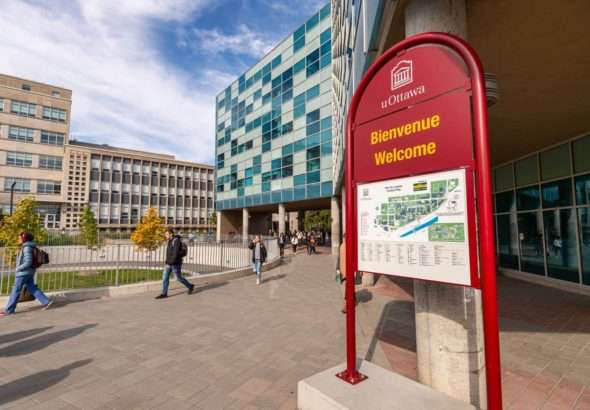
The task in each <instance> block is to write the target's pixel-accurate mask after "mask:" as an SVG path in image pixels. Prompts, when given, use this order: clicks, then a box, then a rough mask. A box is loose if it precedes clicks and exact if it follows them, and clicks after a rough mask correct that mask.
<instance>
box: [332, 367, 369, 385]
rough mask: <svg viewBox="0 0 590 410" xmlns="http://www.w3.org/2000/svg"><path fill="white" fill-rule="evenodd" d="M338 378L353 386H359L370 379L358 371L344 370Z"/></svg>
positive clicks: (338, 374)
mask: <svg viewBox="0 0 590 410" xmlns="http://www.w3.org/2000/svg"><path fill="white" fill-rule="evenodd" d="M336 377H338V378H339V379H342V380H344V381H345V382H346V383H350V384H352V385H355V384H358V383H360V382H362V381H364V380H367V379H368V378H369V377H368V376H365V375H364V374H362V373H359V372H358V371H357V370H353V371H351V372H349V371H348V370H344V371H342V372H340V373H337V374H336Z"/></svg>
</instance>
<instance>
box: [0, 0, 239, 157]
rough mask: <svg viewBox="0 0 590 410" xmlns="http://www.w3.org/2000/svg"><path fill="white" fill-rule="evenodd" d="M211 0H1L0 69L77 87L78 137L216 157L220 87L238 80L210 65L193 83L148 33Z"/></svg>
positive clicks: (74, 114)
mask: <svg viewBox="0 0 590 410" xmlns="http://www.w3.org/2000/svg"><path fill="white" fill-rule="evenodd" d="M208 2H209V1H208V0H151V1H149V0H118V1H115V0H78V3H77V6H76V5H75V3H73V2H71V1H66V0H53V1H49V0H41V1H36V2H35V3H34V4H33V3H26V2H23V1H19V0H2V7H1V8H0V21H2V36H1V37H0V56H2V58H0V72H2V73H6V74H11V75H16V76H19V77H24V78H28V79H31V80H37V81H41V82H47V83H50V84H54V85H57V86H62V87H65V88H69V89H71V90H73V106H72V136H73V137H80V138H81V139H85V137H90V138H86V139H87V140H92V141H93V142H98V143H108V144H111V145H118V146H122V147H128V148H136V149H144V150H151V151H156V152H168V153H175V154H179V155H178V156H179V157H181V158H183V159H187V160H194V161H200V162H205V161H206V162H210V161H212V158H213V152H214V139H215V138H214V135H215V131H214V122H215V112H214V109H215V103H214V101H215V94H217V92H218V91H219V90H220V89H221V88H223V87H224V86H226V85H227V83H228V82H229V81H230V79H231V77H229V76H227V75H225V74H224V73H221V72H216V71H205V70H204V71H202V72H195V73H191V74H197V76H196V78H199V80H195V79H194V78H195V77H194V76H190V75H189V73H186V72H183V71H181V70H179V69H177V68H174V67H173V66H171V65H169V64H166V63H165V62H164V61H162V60H161V58H160V57H159V55H158V53H157V51H156V50H155V48H154V46H153V44H154V41H153V40H154V39H153V37H152V36H153V30H151V29H152V27H153V26H152V24H153V23H154V21H156V20H165V21H170V20H176V21H178V20H183V19H187V18H189V17H191V16H194V14H195V13H199V11H200V10H202V8H203V7H205V6H206V5H207V3H208ZM197 69H198V67H196V68H195V70H197ZM221 84H222V85H221Z"/></svg>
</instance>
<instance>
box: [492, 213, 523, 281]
mask: <svg viewBox="0 0 590 410" xmlns="http://www.w3.org/2000/svg"><path fill="white" fill-rule="evenodd" d="M496 229H497V230H498V248H499V251H498V262H499V263H500V266H501V267H503V268H508V269H514V270H518V239H517V238H518V232H517V223H516V214H511V215H498V216H497V228H496Z"/></svg>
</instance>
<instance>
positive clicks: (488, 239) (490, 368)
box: [338, 33, 502, 410]
mask: <svg viewBox="0 0 590 410" xmlns="http://www.w3.org/2000/svg"><path fill="white" fill-rule="evenodd" d="M423 44H438V45H442V46H446V47H448V48H450V49H452V50H454V51H455V52H457V53H458V54H459V55H460V56H461V57H462V59H463V61H464V62H465V64H466V65H467V67H468V69H469V73H470V78H471V89H472V94H473V98H472V103H473V123H474V136H473V139H474V145H475V157H476V182H477V183H476V185H477V209H478V221H479V247H480V260H481V263H480V268H481V288H482V304H483V317H484V343H485V359H486V381H487V404H488V409H490V410H501V409H502V384H501V368H500V340H499V327H498V306H497V296H496V292H497V291H496V262H495V251H494V224H493V217H492V215H493V213H492V209H493V208H492V196H491V192H492V190H491V186H492V185H491V175H490V174H491V171H490V161H489V142H488V114H487V102H486V96H485V81H484V77H483V68H482V65H481V62H480V60H479V58H478V57H477V54H476V53H475V51H474V50H473V49H472V48H471V47H470V46H469V45H468V44H467V43H466V42H465V41H464V40H462V39H461V38H459V37H455V36H452V35H449V34H445V33H423V34H418V35H416V36H412V37H409V38H407V39H405V40H403V41H401V42H399V43H397V44H396V45H394V46H393V47H392V48H390V49H389V50H387V52H385V53H384V54H383V55H382V56H381V57H379V58H378V59H377V61H375V63H374V64H373V65H372V66H371V67H370V68H369V70H368V71H367V73H366V74H365V76H364V77H363V79H362V81H361V83H360V84H359V86H358V88H357V90H356V92H355V94H354V96H353V98H352V101H351V104H350V108H349V111H348V117H347V125H346V145H345V148H346V150H345V152H346V162H345V184H346V185H345V186H346V225H347V235H346V250H347V252H346V268H347V273H348V275H347V283H346V303H347V317H346V335H347V338H346V341H347V355H346V358H347V369H346V370H345V371H344V372H342V373H340V374H338V377H340V378H342V379H344V380H346V381H348V382H350V383H352V384H355V383H358V382H359V381H362V380H363V378H362V377H363V376H362V375H360V373H358V371H357V369H356V338H355V311H354V309H355V301H354V274H355V272H356V270H357V258H356V254H357V249H356V245H357V241H356V236H357V225H356V222H357V221H356V215H357V206H356V182H355V176H354V173H353V171H354V167H353V165H354V164H353V150H354V136H353V130H354V124H355V116H356V112H357V109H358V104H359V101H360V99H361V96H362V95H363V93H364V91H365V89H366V88H367V85H368V84H369V82H370V81H371V80H372V78H373V77H374V76H375V74H376V73H377V72H378V71H379V70H380V69H381V67H383V66H384V65H385V64H386V63H387V62H388V61H389V60H391V59H392V58H394V57H395V56H396V55H397V54H398V53H399V52H400V51H402V50H405V49H408V48H411V47H414V46H418V45H423Z"/></svg>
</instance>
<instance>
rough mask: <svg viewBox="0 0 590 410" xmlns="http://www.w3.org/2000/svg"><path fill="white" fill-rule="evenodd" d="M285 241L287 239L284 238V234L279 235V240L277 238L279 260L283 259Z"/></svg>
mask: <svg viewBox="0 0 590 410" xmlns="http://www.w3.org/2000/svg"><path fill="white" fill-rule="evenodd" d="M286 241H287V238H286V237H285V234H284V233H282V232H281V233H280V234H279V238H278V242H279V252H280V255H281V258H282V257H283V255H284V254H285V242H286Z"/></svg>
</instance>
